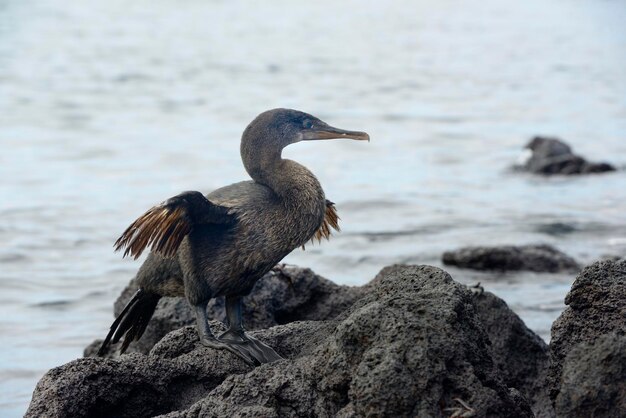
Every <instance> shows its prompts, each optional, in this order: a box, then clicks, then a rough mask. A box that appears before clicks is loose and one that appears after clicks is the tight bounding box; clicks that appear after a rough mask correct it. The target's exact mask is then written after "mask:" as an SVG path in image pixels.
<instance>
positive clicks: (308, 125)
mask: <svg viewBox="0 0 626 418" xmlns="http://www.w3.org/2000/svg"><path fill="white" fill-rule="evenodd" d="M302 126H304V129H310V128H312V127H313V122H311V121H310V120H309V119H307V120H305V121H304V122H302Z"/></svg>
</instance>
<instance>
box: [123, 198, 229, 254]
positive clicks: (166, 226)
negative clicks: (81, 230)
mask: <svg viewBox="0 0 626 418" xmlns="http://www.w3.org/2000/svg"><path fill="white" fill-rule="evenodd" d="M229 210H230V208H228V207H226V206H221V205H216V204H214V203H212V202H211V201H209V200H208V199H207V198H206V197H204V196H203V195H202V193H200V192H194V191H191V192H183V193H181V194H178V195H176V196H174V197H172V198H170V199H167V200H166V201H165V202H162V203H161V204H159V205H157V206H154V207H153V208H151V209H150V210H148V211H147V212H146V213H144V214H143V215H141V216H140V217H139V218H137V220H136V221H135V222H133V223H132V224H130V226H129V227H128V228H126V231H124V233H123V234H122V235H121V236H120V237H119V238H118V239H117V241H115V251H119V250H121V249H123V248H126V249H125V250H124V257H126V256H127V255H130V256H132V257H134V258H135V259H137V258H138V257H139V256H140V255H141V253H142V252H143V251H144V250H145V249H146V247H152V251H154V252H156V253H158V254H161V255H162V256H164V257H171V256H173V255H174V254H176V251H177V250H178V247H179V246H180V243H181V242H182V240H183V238H185V236H186V235H187V234H189V233H190V232H191V231H192V229H193V227H194V226H195V225H199V224H207V223H213V224H228V223H232V222H234V221H235V220H236V219H235V216H234V215H232V214H230V213H229Z"/></svg>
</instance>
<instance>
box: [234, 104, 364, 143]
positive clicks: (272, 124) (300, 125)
mask: <svg viewBox="0 0 626 418" xmlns="http://www.w3.org/2000/svg"><path fill="white" fill-rule="evenodd" d="M340 138H347V139H355V140H367V141H369V139H370V137H369V135H368V134H366V133H365V132H358V131H347V130H345V129H339V128H335V127H333V126H330V125H328V124H327V123H325V122H322V121H321V120H320V119H318V118H316V117H315V116H313V115H309V114H308V113H304V112H300V111H298V110H293V109H272V110H268V111H266V112H263V113H261V114H260V115H259V116H257V117H256V118H255V119H254V120H253V121H252V122H250V124H249V125H248V127H247V128H246V130H245V131H244V133H243V137H242V149H243V147H244V142H248V143H249V144H247V145H253V146H254V147H255V148H257V151H260V150H261V148H263V149H266V150H268V151H269V150H272V151H279V152H280V150H282V149H283V148H284V147H286V146H287V145H290V144H294V143H296V142H300V141H313V140H318V139H340Z"/></svg>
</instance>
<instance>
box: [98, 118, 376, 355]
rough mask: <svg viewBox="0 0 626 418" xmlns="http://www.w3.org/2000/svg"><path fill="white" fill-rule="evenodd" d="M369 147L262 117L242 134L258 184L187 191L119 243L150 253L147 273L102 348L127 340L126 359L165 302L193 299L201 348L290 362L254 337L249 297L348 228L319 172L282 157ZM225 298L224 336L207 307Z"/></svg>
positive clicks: (325, 130) (132, 252) (358, 135)
mask: <svg viewBox="0 0 626 418" xmlns="http://www.w3.org/2000/svg"><path fill="white" fill-rule="evenodd" d="M340 138H346V139H353V140H361V141H362V140H366V141H369V140H370V137H369V135H368V134H367V133H365V132H360V131H349V130H344V129H339V128H335V127H333V126H330V125H328V124H327V123H325V122H323V121H322V120H320V119H319V118H317V117H315V116H312V115H310V114H308V113H305V112H302V111H298V110H293V109H284V108H279V109H272V110H268V111H265V112H263V113H261V114H259V115H258V116H257V117H256V118H255V119H254V120H253V121H252V122H250V124H249V125H248V126H247V127H246V128H245V130H244V131H243V134H242V136H241V144H240V154H241V160H242V162H243V166H244V168H245V170H246V171H247V173H248V175H249V176H250V178H251V180H247V181H241V182H238V183H234V184H231V185H228V186H225V187H222V188H219V189H217V190H215V191H213V192H211V193H209V194H207V195H206V196H205V195H203V194H202V193H201V192H198V191H187V192H183V193H180V194H178V195H176V196H174V197H171V198H169V199H167V200H165V201H164V202H162V203H160V204H158V205H156V206H154V207H152V208H150V209H149V210H148V211H147V212H145V213H144V214H143V215H141V216H140V217H139V218H137V220H135V221H134V222H133V223H132V224H131V225H130V226H129V227H128V228H127V229H126V230H125V231H124V232H123V233H122V235H121V236H120V237H119V239H118V240H117V241H116V242H115V249H116V250H124V251H123V257H126V256H131V257H133V258H135V259H137V258H138V257H139V256H140V255H141V254H142V253H143V252H144V250H146V248H148V247H150V253H149V254H148V256H147V258H146V260H145V261H144V263H143V264H142V265H141V267H140V268H139V270H138V272H137V276H136V281H137V283H138V285H139V289H138V290H137V292H136V293H135V294H134V296H133V297H132V298H131V299H130V301H129V302H128V304H127V305H126V306H125V307H124V309H123V310H122V311H121V312H120V314H119V315H118V316H117V318H116V319H115V321H114V322H113V324H112V325H111V327H110V330H109V333H108V334H107V336H106V338H105V339H104V341H103V342H102V345H101V347H100V349H99V351H98V354H99V355H100V356H102V355H104V354H105V353H106V352H107V351H108V348H109V346H110V345H111V344H116V343H118V342H119V341H120V339H121V338H122V337H123V341H122V344H121V347H120V353H121V354H123V353H124V352H125V351H126V349H127V348H128V346H129V344H130V343H131V342H132V341H137V340H138V339H139V338H140V337H141V335H142V334H143V333H144V331H145V329H146V327H147V325H148V323H149V321H150V318H151V317H152V315H153V313H154V311H155V309H156V306H157V303H158V301H159V299H160V298H161V297H165V296H168V297H184V298H186V299H187V301H188V302H189V304H190V305H191V307H192V308H193V311H194V313H195V317H196V328H197V333H198V337H199V340H200V343H201V344H202V345H204V346H207V347H211V348H214V349H220V350H228V351H230V352H232V353H233V354H235V355H236V356H239V357H240V358H241V359H243V360H244V361H245V362H246V363H248V364H250V365H259V364H262V363H269V362H273V361H277V360H280V359H281V358H282V357H281V356H280V355H279V354H278V353H276V351H275V350H274V349H273V348H271V347H269V346H267V345H266V344H264V343H263V342H261V341H259V340H258V339H256V338H254V337H252V336H250V335H249V334H248V333H246V331H245V328H244V326H243V318H242V298H243V296H245V295H247V294H249V293H250V291H251V290H252V288H253V286H254V284H255V283H256V282H257V281H258V280H259V279H260V278H261V277H262V276H263V275H264V274H266V273H267V272H269V271H270V270H271V269H272V268H273V267H274V266H275V265H276V264H277V263H279V262H280V261H281V260H282V259H283V258H284V257H285V256H286V255H287V254H289V253H290V252H292V251H293V250H294V249H296V248H299V247H303V246H304V244H305V243H307V242H309V241H310V240H317V241H321V239H322V238H326V239H328V238H329V237H330V235H331V228H332V229H334V230H336V231H339V224H338V221H339V217H338V215H337V210H336V208H335V205H334V203H332V202H331V201H330V200H328V199H326V196H325V194H324V190H323V189H322V186H321V184H320V182H319V181H318V179H317V178H316V177H315V175H314V174H313V173H312V172H311V171H309V170H308V169H307V168H306V167H304V166H303V165H301V164H299V163H297V162H296V161H293V160H290V159H286V158H283V157H282V150H283V149H284V148H285V147H286V146H288V145H291V144H295V143H298V142H301V141H313V140H330V139H340ZM218 297H224V300H225V304H224V306H225V311H226V320H227V326H228V329H227V330H226V331H225V332H223V333H222V334H220V335H219V336H216V335H214V334H213V332H212V331H211V329H210V326H209V323H208V318H207V310H206V309H207V305H208V303H209V301H210V300H211V299H213V298H218Z"/></svg>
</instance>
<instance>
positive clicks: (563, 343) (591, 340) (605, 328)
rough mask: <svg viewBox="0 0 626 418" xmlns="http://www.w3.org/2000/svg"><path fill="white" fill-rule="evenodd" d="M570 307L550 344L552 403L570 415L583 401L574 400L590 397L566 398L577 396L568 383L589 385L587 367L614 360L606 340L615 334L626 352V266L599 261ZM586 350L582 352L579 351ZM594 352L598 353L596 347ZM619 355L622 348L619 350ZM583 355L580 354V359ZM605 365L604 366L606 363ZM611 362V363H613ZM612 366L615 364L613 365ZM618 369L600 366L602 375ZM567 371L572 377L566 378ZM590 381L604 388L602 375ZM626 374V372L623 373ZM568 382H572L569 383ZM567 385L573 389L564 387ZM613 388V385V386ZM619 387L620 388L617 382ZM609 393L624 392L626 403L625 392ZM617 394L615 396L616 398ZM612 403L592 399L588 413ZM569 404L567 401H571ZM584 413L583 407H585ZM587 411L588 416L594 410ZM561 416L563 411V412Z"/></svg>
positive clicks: (578, 285)
mask: <svg viewBox="0 0 626 418" xmlns="http://www.w3.org/2000/svg"><path fill="white" fill-rule="evenodd" d="M565 304H566V305H568V307H567V308H566V309H565V311H563V313H562V314H561V316H559V318H558V319H557V320H556V321H555V322H554V324H553V325H552V339H551V341H550V359H551V365H550V371H549V375H548V382H549V385H550V397H551V398H552V399H553V400H555V399H561V401H559V402H562V403H561V404H560V405H561V407H564V408H565V409H568V408H570V407H569V406H567V407H565V406H564V405H566V403H567V405H574V404H576V402H578V401H573V400H572V399H582V398H583V397H584V396H586V395H584V394H579V393H575V392H572V393H566V391H576V390H578V389H576V385H574V384H570V383H567V382H576V381H578V382H580V381H581V380H584V379H585V377H584V375H580V374H579V373H577V372H576V369H579V370H583V369H584V370H589V368H588V367H589V365H588V364H587V363H586V362H587V361H593V362H595V363H596V364H597V363H598V362H602V361H605V360H606V359H607V358H608V357H605V356H604V353H606V352H607V351H606V344H607V343H606V342H604V343H602V344H600V340H603V341H604V340H605V339H604V337H603V336H605V335H606V334H615V335H617V336H618V337H619V343H618V344H617V346H616V347H621V349H622V350H623V349H624V344H623V339H621V337H623V336H624V335H626V260H621V261H610V260H608V261H599V262H596V263H594V264H592V265H590V266H587V267H585V268H584V269H583V271H581V272H580V274H579V275H578V277H577V278H576V280H575V281H574V284H573V285H572V289H571V290H570V292H569V293H568V295H567V297H566V298H565ZM607 338H608V339H606V341H613V339H612V338H613V337H610V338H609V337H607ZM581 344H583V345H582V346H581V347H579V348H576V347H577V346H579V345H581ZM592 346H593V347H592ZM585 348H587V349H589V350H592V351H590V352H589V353H587V354H585V353H583V352H582V351H581V350H583V351H584V349H585ZM616 349H617V348H616ZM576 353H577V354H576ZM612 355H613V356H614V358H613V360H617V359H618V358H620V357H621V358H624V356H625V355H626V353H624V352H623V351H622V352H621V353H615V354H612ZM603 358H604V359H605V360H602V359H603ZM613 360H611V361H613ZM609 363H610V364H609ZM612 364H613V363H611V362H606V361H605V362H604V364H602V365H600V366H599V367H600V369H601V370H604V371H605V372H607V373H615V371H614V370H613V365H612ZM566 368H567V370H568V371H567V373H568V374H567V375H565V372H566V370H565V369H566ZM600 369H599V370H597V371H596V372H594V373H592V374H590V375H589V379H590V382H594V381H595V382H599V381H601V377H599V376H596V374H597V373H601V370H600ZM622 370H623V369H622ZM565 377H567V378H568V379H570V380H569V381H567V382H565V381H564V379H565ZM622 377H623V378H622V379H621V380H622V382H623V381H624V380H625V379H626V375H623V376H622ZM564 382H565V383H567V384H564ZM607 382H608V383H609V384H610V381H607ZM613 384H614V385H618V384H619V383H618V382H616V381H614V382H613ZM616 387H617V386H615V387H613V388H608V387H607V388H604V389H603V390H605V391H606V393H614V391H617V392H619V390H621V396H622V399H625V398H626V392H624V391H623V389H624V386H623V385H622V386H621V389H616ZM612 391H613V392H612ZM606 399H607V398H606V397H601V398H598V400H597V401H596V402H595V403H594V401H593V399H591V398H587V400H586V402H584V403H585V405H586V406H585V408H591V409H593V408H596V409H595V410H597V411H600V410H602V408H608V407H611V406H613V405H606V404H603V402H604V400H606ZM566 400H567V401H566ZM581 407H582V404H581ZM591 409H585V410H591ZM557 412H558V411H557ZM573 416H614V415H611V414H606V415H604V414H600V415H587V414H586V413H581V415H577V414H574V415H573Z"/></svg>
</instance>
